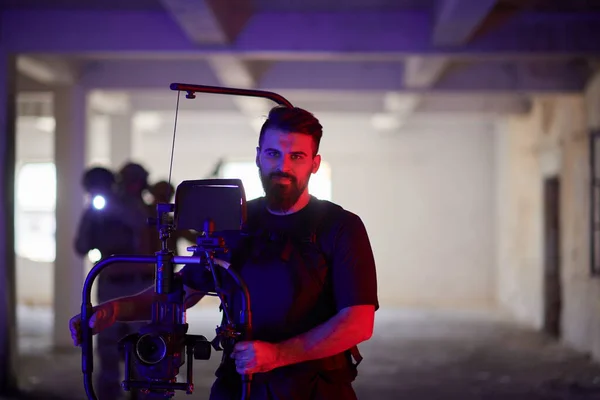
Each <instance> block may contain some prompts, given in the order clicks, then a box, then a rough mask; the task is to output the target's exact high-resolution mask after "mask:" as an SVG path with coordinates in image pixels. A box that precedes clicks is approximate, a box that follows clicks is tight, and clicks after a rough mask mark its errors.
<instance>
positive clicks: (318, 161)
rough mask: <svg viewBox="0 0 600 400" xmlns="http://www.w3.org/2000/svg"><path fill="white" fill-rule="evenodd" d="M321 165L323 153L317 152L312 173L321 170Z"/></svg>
mask: <svg viewBox="0 0 600 400" xmlns="http://www.w3.org/2000/svg"><path fill="white" fill-rule="evenodd" d="M320 166H321V155H320V154H317V155H316V156H314V157H313V164H312V173H313V174H316V173H317V171H318V170H319V167H320Z"/></svg>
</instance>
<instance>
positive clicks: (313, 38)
mask: <svg viewBox="0 0 600 400" xmlns="http://www.w3.org/2000/svg"><path fill="white" fill-rule="evenodd" d="M0 10H1V11H2V20H1V21H0V23H1V26H2V31H1V33H2V34H1V36H0V45H1V46H3V47H4V48H5V49H6V50H8V51H10V52H12V53H16V54H18V55H19V58H18V70H19V74H20V76H19V79H18V86H19V89H20V91H21V92H23V93H25V92H38V91H44V90H48V88H51V87H53V86H55V85H64V84H74V83H76V84H79V85H82V86H84V87H85V88H87V89H89V90H90V91H94V92H98V93H102V95H101V96H96V98H100V99H102V101H98V102H97V103H98V107H99V108H101V109H102V108H104V111H105V112H112V109H111V107H106V106H104V107H103V105H102V104H104V105H106V104H107V103H110V102H111V100H110V99H111V97H110V96H118V101H122V99H123V98H126V99H127V101H126V102H127V104H128V106H129V107H128V110H130V111H131V110H132V111H144V110H145V111H152V110H154V111H165V110H171V109H173V108H174V106H175V99H176V97H175V96H176V94H175V92H172V91H170V90H169V89H168V85H169V84H170V83H172V82H185V83H195V84H203V85H215V86H217V85H218V86H231V87H240V88H255V89H264V90H271V91H276V92H277V93H280V94H282V95H284V96H285V97H287V98H288V99H289V100H291V101H292V102H293V103H294V104H296V105H298V106H302V107H306V108H308V109H310V110H311V111H314V112H315V113H319V112H326V113H331V114H337V115H339V116H340V117H341V118H343V117H344V116H345V115H350V114H355V113H366V114H371V115H372V116H373V117H379V118H384V119H385V118H387V120H395V121H396V122H397V124H396V125H397V126H407V124H409V123H410V119H411V118H413V119H414V118H422V116H423V115H439V114H445V118H448V117H450V116H452V117H454V118H455V119H456V120H457V121H458V120H461V121H462V120H464V117H465V116H473V115H477V114H484V115H493V116H503V115H507V114H515V113H524V112H527V111H528V110H529V107H530V100H531V97H532V96H535V95H537V94H540V93H543V94H546V93H558V94H560V93H568V94H571V93H579V92H581V90H582V89H583V88H584V87H585V84H586V82H587V80H588V79H589V77H590V76H591V74H592V73H593V72H594V68H595V65H597V61H598V58H599V56H600V41H598V40H595V38H598V37H600V14H597V13H593V12H598V11H600V3H599V2H597V1H591V0H590V1H584V0H569V1H566V2H565V1H560V0H519V1H517V0H338V1H335V0H253V1H252V0H195V1H191V0H127V1H121V0H87V1H80V0H0ZM115 101H116V100H115ZM119 104H121V103H119ZM181 104H182V107H183V108H184V109H190V110H193V109H202V110H204V111H210V110H215V111H217V110H219V111H230V112H232V113H239V114H241V115H245V116H247V117H248V119H249V120H251V119H255V118H256V116H257V115H264V114H266V112H267V110H268V107H269V105H270V104H269V103H268V102H264V101H260V100H256V99H251V98H240V97H226V96H215V95H202V96H198V97H197V99H196V100H195V101H193V102H192V103H190V102H182V103H181ZM409 125H410V124H409Z"/></svg>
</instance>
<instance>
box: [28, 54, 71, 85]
mask: <svg viewBox="0 0 600 400" xmlns="http://www.w3.org/2000/svg"><path fill="white" fill-rule="evenodd" d="M17 71H18V72H19V73H21V74H22V75H24V76H26V77H28V78H30V79H33V80H35V81H37V82H39V83H41V84H44V85H63V84H64V85H70V84H73V83H74V82H75V81H76V79H77V71H76V68H75V67H73V66H72V65H70V64H69V63H68V62H66V61H65V60H61V59H59V58H57V57H52V58H50V57H40V56H37V57H34V56H23V55H22V56H18V57H17Z"/></svg>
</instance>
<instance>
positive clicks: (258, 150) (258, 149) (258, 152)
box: [255, 147, 260, 168]
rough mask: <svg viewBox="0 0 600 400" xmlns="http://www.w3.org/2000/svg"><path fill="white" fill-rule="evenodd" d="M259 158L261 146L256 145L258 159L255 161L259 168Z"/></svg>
mask: <svg viewBox="0 0 600 400" xmlns="http://www.w3.org/2000/svg"><path fill="white" fill-rule="evenodd" d="M259 159H260V147H256V159H255V162H256V166H257V167H258V168H260V162H259Z"/></svg>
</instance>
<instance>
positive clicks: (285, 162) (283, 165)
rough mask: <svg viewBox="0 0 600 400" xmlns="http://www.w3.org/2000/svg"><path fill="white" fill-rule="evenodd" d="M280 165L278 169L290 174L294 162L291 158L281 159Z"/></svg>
mask: <svg viewBox="0 0 600 400" xmlns="http://www.w3.org/2000/svg"><path fill="white" fill-rule="evenodd" d="M278 164H279V165H277V167H278V169H279V170H280V171H281V172H288V171H290V170H291V169H292V160H291V159H290V158H289V157H285V156H284V157H281V158H279V163H278Z"/></svg>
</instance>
